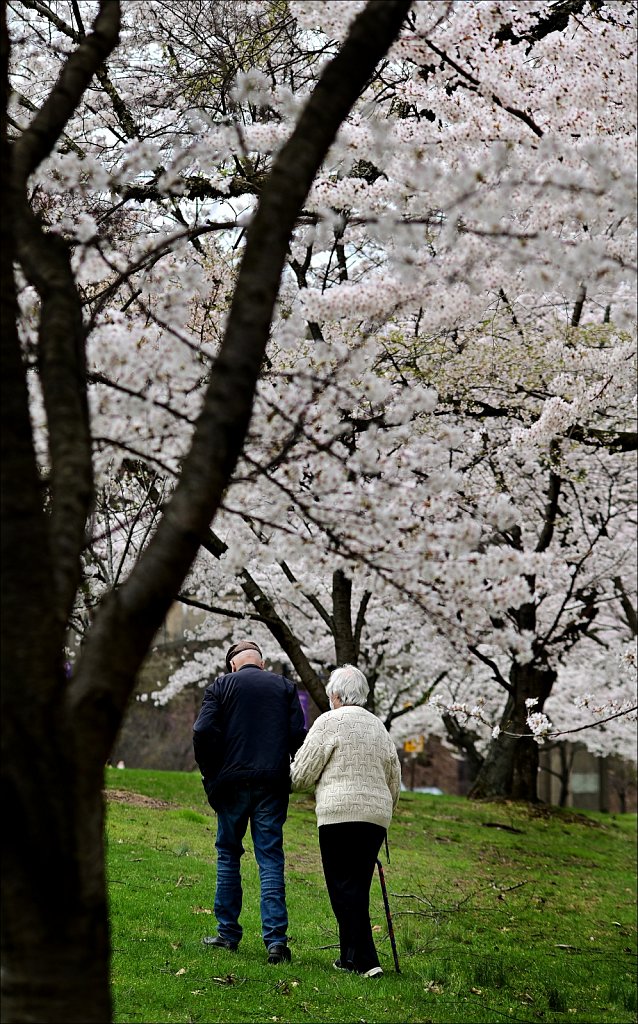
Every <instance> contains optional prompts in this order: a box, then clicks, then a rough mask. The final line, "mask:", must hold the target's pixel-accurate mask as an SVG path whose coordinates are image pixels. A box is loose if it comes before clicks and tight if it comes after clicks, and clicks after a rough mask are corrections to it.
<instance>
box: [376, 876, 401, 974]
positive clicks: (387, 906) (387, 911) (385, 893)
mask: <svg viewBox="0 0 638 1024" xmlns="http://www.w3.org/2000/svg"><path fill="white" fill-rule="evenodd" d="M377 867H378V869H379V881H380V882H381V892H382V894H383V906H384V907H385V916H386V919H387V922H388V934H389V936H390V945H391V946H392V956H393V957H394V969H395V971H396V972H397V974H400V973H401V971H400V970H399V957H398V955H397V944H396V940H395V938H394V928H393V927H392V914H391V913H390V904H389V903H388V891H387V889H386V887H385V876H384V874H383V867H382V865H381V861H380V860H379V859H377Z"/></svg>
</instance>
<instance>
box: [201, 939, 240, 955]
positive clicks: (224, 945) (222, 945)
mask: <svg viewBox="0 0 638 1024" xmlns="http://www.w3.org/2000/svg"><path fill="white" fill-rule="evenodd" d="M202 942H203V943H204V945H205V946H215V947H216V948H217V949H228V950H229V951H230V952H231V953H236V952H237V943H236V942H231V941H230V939H222V937H221V935H205V936H204V938H203V939H202Z"/></svg>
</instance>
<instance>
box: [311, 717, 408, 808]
mask: <svg viewBox="0 0 638 1024" xmlns="http://www.w3.org/2000/svg"><path fill="white" fill-rule="evenodd" d="M291 779H292V788H293V790H295V791H301V790H308V789H312V787H313V786H314V787H315V800H316V814H317V826H319V825H336V824H338V823H340V822H344V821H370V822H372V823H373V824H375V825H381V826H382V828H388V826H389V824H390V821H391V819H392V812H393V810H394V808H395V807H396V805H397V802H398V799H399V792H400V790H401V764H400V762H399V757H398V754H397V751H396V747H395V745H394V743H393V742H392V740H391V739H390V737H389V735H388V731H387V729H386V728H385V726H384V725H383V723H382V722H381V721H380V719H378V718H377V717H376V715H373V714H372V713H371V712H370V711H366V710H365V708H361V707H357V706H355V705H352V704H349V705H345V706H343V707H340V708H337V709H336V710H335V711H326V712H325V714H323V715H320V716H319V718H318V719H317V720H316V721H315V722H314V724H313V725H312V726H311V728H310V730H309V732H308V735H307V736H306V738H305V740H304V742H303V744H302V746H301V747H300V748H299V750H298V751H297V753H296V755H295V759H294V761H293V763H292V765H291Z"/></svg>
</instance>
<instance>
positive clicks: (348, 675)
mask: <svg viewBox="0 0 638 1024" xmlns="http://www.w3.org/2000/svg"><path fill="white" fill-rule="evenodd" d="M369 689H370V687H369V686H368V680H367V679H366V677H365V676H364V674H363V672H360V671H359V669H358V668H355V667H354V665H343V666H342V667H341V668H336V669H335V670H334V672H332V673H331V675H330V679H329V681H328V685H327V686H326V694H327V696H328V698H330V697H332V696H333V694H335V693H337V694H338V695H339V696H340V697H341V702H342V703H343V704H359V705H360V706H361V707H363V705H364V704H365V702H366V700H367V699H368V691H369Z"/></svg>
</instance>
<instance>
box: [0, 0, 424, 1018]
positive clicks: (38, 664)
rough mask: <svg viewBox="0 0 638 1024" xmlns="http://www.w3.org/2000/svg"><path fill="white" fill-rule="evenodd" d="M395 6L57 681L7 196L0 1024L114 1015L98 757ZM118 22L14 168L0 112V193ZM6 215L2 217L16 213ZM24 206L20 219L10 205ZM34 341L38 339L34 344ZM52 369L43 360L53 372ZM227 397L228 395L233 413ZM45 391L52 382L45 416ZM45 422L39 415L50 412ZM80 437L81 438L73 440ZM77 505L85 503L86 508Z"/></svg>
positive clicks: (223, 460)
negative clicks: (146, 536) (173, 460)
mask: <svg viewBox="0 0 638 1024" xmlns="http://www.w3.org/2000/svg"><path fill="white" fill-rule="evenodd" d="M409 6H410V3H409V0H392V2H390V0H384V3H380V2H373V3H371V4H369V5H368V6H367V7H366V8H365V10H364V11H363V12H362V14H361V15H359V17H358V18H357V19H356V20H355V22H354V24H353V27H352V30H351V32H350V34H349V36H348V39H347V40H346V42H345V43H344V45H343V47H342V49H341V51H340V52H339V54H338V55H337V57H336V58H335V59H334V60H333V61H331V62H330V63H329V64H328V65H327V66H326V68H325V69H324V72H323V73H322V77H321V79H320V82H319V84H318V86H317V88H316V89H315V92H314V93H313V95H312V97H311V98H310V100H309V102H308V103H307V105H306V107H305V109H304V111H303V112H302V114H301V116H300V119H299V122H298V125H297V128H296V129H295V131H294V132H293V135H292V136H291V138H290V139H289V140H288V142H287V143H286V144H285V146H284V148H283V149H282V151H281V153H280V154H279V157H278V159H277V160H276V161H275V165H274V167H273V171H272V175H271V177H270V179H269V181H268V182H267V183H266V184H265V185H264V187H263V190H262V194H261V199H260V203H259V207H258V210H257V213H256V215H255V218H254V220H253V221H252V223H251V226H250V227H249V230H248V233H247V242H246V250H245V254H244V259H243V260H242V266H241V270H240V275H239V279H238V284H237V287H236V290H235V295H234V301H233V307H232V310H231V313H230V316H229V321H228V327H227V331H226V334H225V337H224V342H223V345H222V349H221V352H220V357H219V359H218V360H217V363H216V367H215V372H214V374H213V375H212V378H211V385H210V389H209V392H208V395H207V399H206V402H205V406H204V409H203V412H202V414H201V416H200V418H199V421H198V425H197V428H196V431H195V436H194V439H193V444H192V447H191V450H190V453H189V455H188V456H187V458H186V459H185V461H184V466H183V470H182V475H181V479H180V482H179V484H178V486H177V488H176V490H175V492H174V494H173V497H172V499H171V501H170V503H169V505H168V507H167V509H166V510H165V514H164V517H163V519H162V522H161V524H160V527H159V528H158V530H157V532H156V534H155V535H154V537H153V539H152V541H151V543H150V544H149V546H148V548H147V549H146V551H145V552H144V554H143V556H142V558H141V559H140V561H139V562H138V563H137V565H136V567H135V569H134V570H133V572H132V573H131V575H130V576H129V578H128V579H127V581H126V583H125V584H123V586H122V587H121V589H120V590H119V591H118V592H117V593H114V594H111V595H110V597H109V598H107V599H106V601H105V602H104V604H103V606H102V608H101V611H100V614H99V615H98V616H97V619H96V621H95V623H94V625H93V626H92V628H91V631H90V633H89V635H88V637H87V640H86V642H85V645H84V648H83V651H82V656H81V658H80V659H79V661H78V663H77V666H76V672H75V673H74V677H73V679H71V680H69V681H67V680H65V678H64V673H63V668H62V659H63V644H64V635H63V628H62V627H63V626H64V623H62V624H61V623H60V615H59V614H58V615H57V616H56V614H55V613H56V608H55V604H56V603H57V604H58V607H60V602H54V600H53V599H52V592H51V587H52V580H53V581H54V582H55V583H57V586H58V588H59V589H60V590H61V592H63V596H64V597H65V598H66V597H67V596H68V593H69V592H70V589H71V584H68V583H65V581H68V580H69V579H70V580H71V581H72V580H73V575H72V574H73V572H74V571H75V569H76V568H77V566H78V565H79V559H80V551H81V546H82V542H81V539H78V530H77V520H78V518H79V515H74V517H73V521H72V522H71V523H69V521H68V520H69V516H68V515H61V514H58V513H60V512H61V511H63V510H64V508H65V507H66V506H65V505H64V500H66V499H65V494H64V489H63V488H57V489H55V494H54V495H53V496H54V498H55V500H56V504H57V511H56V510H55V509H54V510H53V511H54V512H56V515H53V514H51V513H48V514H47V515H45V513H44V509H43V502H42V486H41V482H40V480H39V476H38V471H37V467H36V459H35V455H34V449H33V439H32V436H31V427H30V422H29V410H28V401H27V388H26V380H25V373H24V367H23V366H22V361H21V353H20V343H19V339H18V332H17V328H16V318H17V304H16V296H15V288H14V284H13V259H14V256H15V254H16V250H17V247H16V245H15V230H14V228H15V225H14V223H13V221H12V218H11V213H12V210H13V207H12V205H11V203H10V202H9V204H8V205H9V209H8V210H5V214H6V216H5V217H3V219H2V228H3V238H2V241H3V246H2V254H1V255H2V270H1V273H2V285H3V295H2V303H3V315H6V323H5V324H4V325H3V331H2V332H1V336H0V345H1V355H2V389H3V390H2V412H1V415H2V426H3V431H2V438H1V443H2V509H1V518H2V644H1V648H2V651H1V653H2V710H3V715H2V755H3V756H2V792H3V801H4V803H3V819H4V821H5V825H6V828H5V835H4V838H3V845H2V858H3V861H2V868H3V871H2V881H3V890H2V891H3V914H2V957H3V975H2V1020H3V1021H5V1022H10V1024H14V1022H18V1024H20V1022H34V1024H38V1022H40V1024H41V1022H45V1021H46V1022H47V1024H57V1022H62V1021H65V1022H68V1024H94V1022H95V1024H98V1022H99V1024H102V1022H108V1021H110V1020H111V1019H112V1018H111V998H110V987H109V934H108V913H107V898H106V884H105V871H104V836H103V826H104V821H103V818H104V814H103V803H102V786H103V767H104V763H105V761H106V758H107V757H108V754H109V752H110V749H111V745H112V743H113V741H114V739H115V736H116V733H117V729H118V727H119V724H120V722H121V720H122V717H123V714H124V711H125V708H126V704H127V701H128V698H129V696H130V694H131V693H132V691H133V688H134V685H135V677H136V672H137V670H138V669H139V666H140V664H141V663H142V661H143V659H144V656H145V655H146V653H147V651H148V648H149V646H150V643H151V642H152V638H153V636H154V635H155V633H156V632H157V630H158V628H159V627H160V625H161V623H162V621H163V619H164V617H165V614H166V612H167V610H168V608H169V606H170V603H171V602H172V600H173V599H174V597H175V595H176V594H177V593H178V590H179V587H180V586H181V584H182V582H183V580H184V578H185V576H186V574H187V573H188V571H189V569H190V566H191V564H192V561H193V559H194V557H195V555H196V553H197V550H198V547H199V545H200V544H201V543H202V542H203V541H204V539H205V537H206V531H207V530H208V526H209V524H210V522H211V520H212V519H213V517H214V515H215V512H216V511H217V509H218V507H219V503H220V501H221V498H222V495H223V493H224V490H225V488H226V486H227V484H228V481H229V479H230V476H231V474H232V472H233V470H234V467H235V464H236V461H237V459H238V457H239V454H240V452H241V448H242V445H243V441H244V437H245V433H246V430H247V427H248V423H249V420H250V414H251V408H252V401H253V395H254V390H255V387H256V382H257V379H258V376H259V369H260V365H261V363H262V360H263V356H264V352H265V348H266V344H267V341H268V333H269V328H270V323H271V319H272V311H273V308H274V304H275V301H276V297H277V293H278V288H279V280H280V276H281V270H282V268H283V265H284V260H285V256H286V252H287V249H288V245H289V239H290V234H291V232H292V230H293V227H294V224H295V221H296V219H297V217H298V214H299V211H300V209H301V207H302V205H303V203H304V201H305V198H306V196H307V194H308V191H309V189H310V187H311V185H312V181H313V179H314V177H315V174H316V172H317V169H318V167H319V166H320V164H321V161H322V160H323V158H324V157H325V154H326V152H327V151H328V149H329V147H330V145H331V144H332V142H333V140H334V137H335V134H336V132H337V130H338V128H339V125H340V123H341V122H342V121H343V119H344V118H345V117H346V116H347V114H348V112H349V111H350V109H351V107H352V105H353V104H354V103H355V102H356V100H357V98H358V96H359V95H360V93H361V90H362V89H363V88H364V86H365V84H366V82H367V80H368V79H369V77H370V75H371V74H372V72H373V71H374V68H375V67H376V65H377V63H378V61H379V60H380V59H381V57H382V56H383V55H384V54H385V53H386V51H387V49H388V47H389V46H390V45H391V43H392V41H393V40H394V38H395V37H396V36H397V34H398V32H399V30H400V27H401V23H402V21H403V18H404V17H405V15H406V13H407V11H408V9H409ZM118 18H119V5H118V4H116V3H115V2H114V0H108V2H106V3H103V4H102V5H101V6H100V14H99V16H98V19H97V20H96V23H95V28H96V31H95V32H94V33H93V34H92V35H91V36H87V37H86V39H85V40H84V41H83V42H82V44H81V45H80V46H79V47H78V50H77V51H76V53H74V54H73V55H72V56H71V57H70V58H68V60H67V61H66V63H65V65H64V66H63V71H62V75H61V78H60V80H59V82H58V85H56V87H55V88H54V90H53V92H52V94H51V96H50V97H49V99H48V100H47V101H45V103H44V104H43V106H42V107H41V109H40V111H39V112H38V114H37V115H36V117H35V118H34V122H33V123H34V124H36V126H37V131H32V127H30V128H29V129H27V130H25V132H24V133H23V135H22V137H21V140H20V141H21V147H20V150H19V152H20V153H21V160H20V161H18V160H17V159H15V160H13V161H12V165H13V172H12V171H11V169H10V167H9V163H10V161H9V151H8V145H7V139H6V117H5V119H4V124H3V132H2V146H3V148H2V153H1V159H2V175H3V181H2V184H3V190H2V194H3V195H6V190H5V187H4V186H7V183H8V181H9V179H10V178H11V180H12V182H13V184H14V187H15V185H16V181H17V183H18V185H19V186H22V187H23V188H25V189H26V183H27V179H28V176H29V175H30V174H31V173H32V172H33V171H34V170H35V169H36V167H37V166H38V164H39V163H40V162H41V161H42V160H43V159H44V158H45V157H46V156H47V155H48V153H49V152H50V151H51V148H52V147H53V146H54V145H55V143H56V140H57V139H58V138H59V136H60V133H61V132H62V131H63V130H64V128H65V125H66V123H67V120H68V118H70V117H71V115H72V113H73V110H74V109H75V106H76V105H77V103H78V102H79V100H80V98H81V95H82V93H83V91H84V89H85V88H86V85H87V84H88V82H89V81H90V78H91V75H92V74H93V73H94V72H95V71H96V70H97V68H99V66H100V64H101V63H102V62H103V60H104V59H105V57H106V55H107V50H108V46H109V45H115V42H116V40H117V32H118ZM8 48H9V47H8V37H7V33H6V25H5V24H4V23H3V35H2V63H3V67H2V72H3V74H2V87H3V97H2V98H3V100H4V101H6V100H7V97H8V82H7V64H8ZM5 110H6V103H3V112H4V111H5ZM3 116H4V114H3ZM16 152H17V150H14V154H15V153H16ZM20 169H22V170H20ZM14 205H15V206H16V208H17V206H18V204H14ZM21 209H22V211H23V212H24V210H23V204H22V206H21ZM31 226H32V227H34V225H33V223H31ZM34 230H35V229H34ZM36 233H37V231H36ZM18 255H19V256H20V253H18ZM28 258H29V252H23V253H22V255H21V256H20V259H21V262H23V263H27V262H28ZM34 284H35V287H36V288H37V289H38V291H39V294H40V299H41V302H42V304H43V306H44V304H45V302H46V301H47V300H50V299H51V297H53V299H54V300H56V299H58V298H59V296H56V294H55V289H51V287H50V285H49V284H48V283H47V282H43V281H41V280H40V279H39V278H38V279H36V280H34ZM67 284H68V285H71V284H72V282H67ZM67 291H68V287H67ZM65 297H68V296H65ZM56 338H57V341H59V342H60V344H62V342H63V341H64V338H63V337H62V336H61V335H60V337H59V338H58V336H57V335H56ZM49 340H50V338H49ZM43 344H44V340H43V339H42V338H40V339H39V345H40V346H42V345H43ZM58 366H59V364H58V363H57V362H56V364H55V368H56V372H57V369H58ZM76 369H77V367H75V368H74V367H71V368H70V370H69V371H68V372H70V373H71V374H72V380H73V382H75V384H76V385H77V386H78V387H80V386H81V374H80V375H78V374H77V373H76ZM52 379H53V378H52V377H51V380H52ZM69 379H71V378H69ZM65 383H67V384H68V383H69V380H66V381H65ZM229 394H233V396H234V401H233V402H232V403H229V402H228V395H229ZM55 395H56V389H55V388H53V389H52V390H51V402H52V403H53V406H55ZM78 397H80V398H82V397H85V396H83V395H80V396H78ZM53 406H52V410H53V411H52V414H53V416H54V419H55V422H56V431H57V433H56V438H57V440H58V441H59V442H60V443H59V444H58V445H57V447H56V445H52V449H51V454H52V456H54V458H55V466H52V468H51V472H52V474H54V473H60V472H63V475H64V474H66V473H67V470H68V469H69V466H70V464H71V463H70V461H69V452H68V450H67V448H68V445H67V442H68V436H67V424H66V423H65V422H64V417H61V416H59V413H60V409H59V408H58V407H57V406H55V408H53ZM52 414H50V413H49V410H48V409H47V415H48V416H49V418H50V419H51V415H52ZM5 428H6V429H5ZM88 443H89V440H88V438H85V447H86V446H88ZM60 479H61V478H60ZM65 480H66V481H67V484H68V486H69V487H70V488H73V487H74V480H73V478H72V477H69V476H67V475H65ZM53 491H54V489H52V494H53ZM60 495H61V497H60ZM71 497H77V493H76V494H75V495H71ZM63 499H64V500H63ZM82 507H83V508H84V509H86V507H87V502H86V500H85V501H84V505H83V506H82ZM74 508H75V506H74ZM84 514H85V512H81V515H82V516H83V515H84ZM69 527H72V528H73V529H72V530H71V529H70V528H69ZM61 570H63V571H62V572H61ZM67 570H68V571H67Z"/></svg>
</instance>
